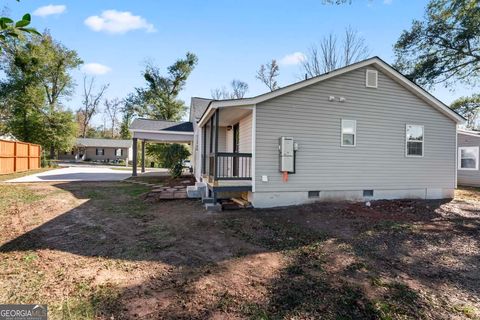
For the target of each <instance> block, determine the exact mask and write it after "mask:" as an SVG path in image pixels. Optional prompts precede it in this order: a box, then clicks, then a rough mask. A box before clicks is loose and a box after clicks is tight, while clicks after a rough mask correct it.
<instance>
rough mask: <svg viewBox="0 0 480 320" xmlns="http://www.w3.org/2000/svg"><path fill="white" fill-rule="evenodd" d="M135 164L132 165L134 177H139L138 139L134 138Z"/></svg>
mask: <svg viewBox="0 0 480 320" xmlns="http://www.w3.org/2000/svg"><path fill="white" fill-rule="evenodd" d="M132 140H133V152H132V153H133V161H132V162H133V163H132V177H136V176H137V138H133V139H132Z"/></svg>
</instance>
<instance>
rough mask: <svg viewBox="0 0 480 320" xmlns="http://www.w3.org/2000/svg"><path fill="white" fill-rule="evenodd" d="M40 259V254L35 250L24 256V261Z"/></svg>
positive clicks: (29, 261)
mask: <svg viewBox="0 0 480 320" xmlns="http://www.w3.org/2000/svg"><path fill="white" fill-rule="evenodd" d="M37 259H38V255H37V254H36V253H35V252H29V253H27V254H26V255H24V256H23V261H25V262H26V263H28V264H30V263H31V262H33V261H35V260H37Z"/></svg>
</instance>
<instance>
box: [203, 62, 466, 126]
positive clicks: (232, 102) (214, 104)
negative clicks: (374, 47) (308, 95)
mask: <svg viewBox="0 0 480 320" xmlns="http://www.w3.org/2000/svg"><path fill="white" fill-rule="evenodd" d="M366 66H375V67H376V68H378V69H379V70H381V71H382V72H384V73H386V74H388V75H390V76H391V77H392V78H393V79H394V80H396V81H397V83H399V84H400V85H402V86H403V87H404V88H406V89H407V90H409V91H410V92H412V93H413V94H415V95H416V96H417V97H419V98H420V99H422V100H423V101H425V102H426V103H428V104H429V105H431V106H432V107H434V108H435V109H437V110H438V111H440V112H441V113H443V114H444V115H445V116H447V117H449V118H450V119H452V120H453V121H455V122H457V123H463V122H464V121H465V119H464V118H463V117H462V116H461V115H459V114H458V113H456V112H455V111H453V110H452V109H450V108H449V107H448V106H447V105H446V104H444V103H443V102H441V101H440V100H438V99H437V98H435V97H434V96H433V95H432V94H430V93H429V92H427V91H426V90H424V89H423V88H421V87H420V86H418V85H417V84H415V83H414V82H412V81H410V80H409V79H407V78H406V77H405V76H404V75H402V74H401V73H400V72H399V71H397V70H396V69H394V68H393V67H392V66H390V65H389V64H388V63H386V62H385V61H383V60H382V59H380V58H379V57H372V58H369V59H366V60H363V61H360V62H356V63H353V64H351V65H348V66H346V67H343V68H339V69H335V70H333V71H330V72H327V73H324V74H322V75H319V76H316V77H313V78H310V79H306V80H303V81H299V82H296V83H293V84H291V85H288V86H285V87H283V88H280V89H277V90H274V91H272V92H268V93H264V94H261V95H258V96H255V97H252V98H244V99H227V100H212V101H211V102H210V103H209V105H208V108H207V109H206V110H205V112H204V113H203V115H202V117H201V118H200V120H199V125H203V123H204V122H205V120H206V118H209V117H208V116H209V115H210V114H211V112H212V110H215V109H217V108H225V107H235V106H246V105H255V104H258V103H261V102H264V101H267V100H270V99H273V98H276V97H278V96H281V95H284V94H287V93H289V92H292V91H295V90H299V89H302V88H305V87H307V86H310V85H313V84H316V83H319V82H321V81H325V80H327V79H330V78H333V77H336V76H339V75H342V74H344V73H347V72H350V71H353V70H356V69H360V68H363V67H366Z"/></svg>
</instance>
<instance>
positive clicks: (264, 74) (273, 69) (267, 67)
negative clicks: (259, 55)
mask: <svg viewBox="0 0 480 320" xmlns="http://www.w3.org/2000/svg"><path fill="white" fill-rule="evenodd" d="M279 71H280V68H279V66H278V64H277V61H276V60H275V59H273V60H272V61H271V62H269V63H267V64H262V65H261V66H260V68H259V69H258V71H257V75H256V76H255V78H257V79H258V80H260V81H261V82H263V84H265V85H266V86H267V87H268V89H269V90H270V91H273V90H276V89H279V88H280V87H279V86H278V83H277V77H278V75H279V74H280V73H279Z"/></svg>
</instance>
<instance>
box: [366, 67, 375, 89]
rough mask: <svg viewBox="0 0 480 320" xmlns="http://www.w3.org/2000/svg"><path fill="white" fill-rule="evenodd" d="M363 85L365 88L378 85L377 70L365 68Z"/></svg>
mask: <svg viewBox="0 0 480 320" xmlns="http://www.w3.org/2000/svg"><path fill="white" fill-rule="evenodd" d="M365 86H366V87H367V88H377V87H378V71H377V70H367V76H366V83H365Z"/></svg>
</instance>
